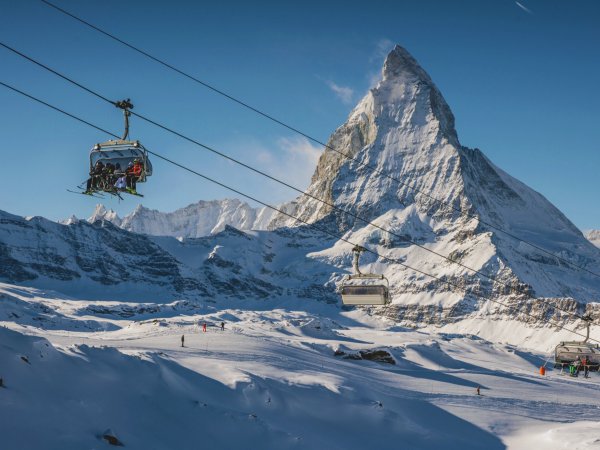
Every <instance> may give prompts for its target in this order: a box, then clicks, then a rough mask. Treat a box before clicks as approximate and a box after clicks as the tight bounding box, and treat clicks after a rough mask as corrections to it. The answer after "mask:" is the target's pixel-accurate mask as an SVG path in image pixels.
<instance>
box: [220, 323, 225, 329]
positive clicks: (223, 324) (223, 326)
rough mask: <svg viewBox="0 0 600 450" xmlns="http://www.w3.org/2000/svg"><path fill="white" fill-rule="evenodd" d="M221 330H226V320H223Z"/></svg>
mask: <svg viewBox="0 0 600 450" xmlns="http://www.w3.org/2000/svg"><path fill="white" fill-rule="evenodd" d="M221 331H225V322H221Z"/></svg>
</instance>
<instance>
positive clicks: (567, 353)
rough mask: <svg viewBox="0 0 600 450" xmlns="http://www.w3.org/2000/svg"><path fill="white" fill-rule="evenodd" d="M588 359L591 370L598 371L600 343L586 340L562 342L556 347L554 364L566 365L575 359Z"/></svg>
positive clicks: (558, 365) (556, 365)
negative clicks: (590, 342)
mask: <svg viewBox="0 0 600 450" xmlns="http://www.w3.org/2000/svg"><path fill="white" fill-rule="evenodd" d="M584 358H586V359H587V360H588V366H589V369H590V371H597V370H598V367H599V366H600V345H598V344H588V343H586V342H577V341H575V342H561V343H560V344H558V345H557V346H556V348H555V349H554V366H555V367H564V366H568V365H570V364H572V363H574V362H575V361H577V360H578V359H579V360H583V359H584Z"/></svg>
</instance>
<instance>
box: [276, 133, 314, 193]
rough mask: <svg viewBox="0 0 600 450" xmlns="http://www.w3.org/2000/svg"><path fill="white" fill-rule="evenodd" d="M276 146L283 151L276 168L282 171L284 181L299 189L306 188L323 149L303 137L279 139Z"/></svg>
mask: <svg viewBox="0 0 600 450" xmlns="http://www.w3.org/2000/svg"><path fill="white" fill-rule="evenodd" d="M277 144H278V146H279V147H280V148H282V149H283V155H282V157H281V158H279V159H280V161H279V163H278V167H280V168H282V169H283V173H284V174H285V179H286V180H288V181H289V182H290V184H293V185H294V186H296V187H299V188H301V189H304V188H306V187H308V185H309V184H310V178H311V177H312V175H313V173H314V172H315V169H316V167H317V163H318V162H319V158H320V157H321V154H322V153H323V148H322V147H320V146H315V145H313V144H311V143H310V141H309V140H308V139H306V138H305V137H293V138H281V139H279V140H278V141H277ZM276 159H277V158H274V161H273V162H276V161H275V160H276Z"/></svg>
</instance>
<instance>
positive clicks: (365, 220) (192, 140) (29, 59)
mask: <svg viewBox="0 0 600 450" xmlns="http://www.w3.org/2000/svg"><path fill="white" fill-rule="evenodd" d="M0 46H2V47H4V48H6V49H7V50H10V51H12V52H14V53H16V54H17V55H19V56H21V57H23V58H25V59H27V60H28V61H30V62H32V63H33V64H36V65H38V66H39V67H42V68H43V69H45V70H48V71H49V72H51V73H53V74H54V75H56V76H58V77H60V78H62V79H64V80H66V81H68V82H69V83H72V84H73V85H75V86H77V87H79V88H81V89H83V90H84V91H86V92H88V93H90V94H92V95H94V96H96V97H98V98H100V99H101V100H104V101H105V102H108V103H110V104H112V105H115V106H117V107H121V105H120V103H121V102H115V101H112V100H110V99H108V98H107V97H105V96H104V95H102V94H99V93H98V92H96V91H94V90H92V89H90V88H88V87H86V86H84V85H82V84H81V83H78V82H76V81H75V80H73V79H72V78H70V77H68V76H66V75H64V74H62V73H60V72H58V71H56V70H54V69H52V68H50V67H48V66H47V65H45V64H43V63H41V62H39V61H37V60H35V59H34V58H31V57H29V56H27V55H25V54H24V53H22V52H20V51H18V50H16V49H14V48H12V47H10V46H9V45H7V44H5V43H3V42H0ZM128 112H129V113H130V114H131V115H134V116H136V117H139V118H140V119H142V120H144V121H146V122H148V123H150V124H152V125H154V126H156V127H158V128H161V129H163V130H165V131H167V132H169V133H171V134H174V135H175V136H178V137H180V138H182V139H184V140H186V141H188V142H190V143H192V144H194V145H197V146H199V147H201V148H203V149H205V150H208V151H210V152H212V153H214V154H216V155H218V156H221V157H222V158H225V159H227V160H229V161H231V162H233V163H235V164H238V165H240V166H242V167H244V168H246V169H248V170H250V171H252V172H255V173H256V174H258V175H261V176H263V177H266V178H268V179H270V180H272V181H275V182H276V183H279V184H281V185H282V186H285V187H287V188H289V189H292V190H294V191H296V192H298V193H299V194H302V195H306V196H307V197H310V198H312V199H314V200H316V201H318V202H321V203H323V204H324V205H327V206H329V207H331V208H333V209H334V210H336V211H338V212H340V213H342V214H347V215H349V216H351V217H353V218H355V219H357V220H360V221H362V222H363V223H365V224H366V225H371V226H373V227H375V228H377V229H379V230H381V231H384V232H386V233H389V234H391V235H392V236H395V237H397V238H399V239H401V240H404V241H405V242H410V243H411V244H413V245H415V246H417V247H419V248H421V249H423V250H425V251H427V252H429V253H431V254H433V255H436V256H438V257H440V258H443V259H445V260H447V261H449V262H451V263H453V264H456V265H458V266H460V267H462V268H464V269H466V270H469V271H471V272H473V273H474V274H478V275H480V276H482V277H485V278H487V279H488V280H490V281H492V282H494V283H498V284H499V285H501V286H504V287H506V288H509V289H512V288H513V286H511V285H509V284H507V283H505V282H502V281H499V280H498V279H497V278H496V277H494V276H491V275H487V274H486V273H484V272H481V271H480V270H477V269H473V268H471V267H469V266H467V265H465V264H463V263H461V262H459V261H456V260H455V259H453V258H450V257H449V256H446V255H444V254H442V253H439V252H437V251H435V250H432V249H430V248H427V247H425V246H424V245H422V244H419V243H417V242H415V241H413V240H411V239H409V238H407V237H406V236H402V235H399V234H397V233H394V232H393V231H390V230H388V229H386V228H383V227H381V226H379V225H377V224H375V223H374V222H371V221H369V220H368V219H365V218H363V217H361V216H359V215H357V214H355V213H352V212H350V211H346V210H344V209H342V208H340V207H338V206H335V204H333V203H329V202H328V201H326V200H323V199H321V198H319V197H316V196H314V195H312V194H309V193H308V192H305V191H303V190H302V189H299V188H297V187H295V186H293V185H291V184H289V183H287V182H285V181H283V180H280V179H278V178H276V177H273V176H271V175H269V174H268V173H266V172H263V171H262V170H260V169H257V168H255V167H253V166H251V165H249V164H246V163H244V162H242V161H239V160H238V159H236V158H233V157H231V156H229V155H227V154H225V153H223V152H221V151H219V150H216V149H214V148H212V147H210V146H207V145H205V144H203V143H201V142H199V141H197V140H195V139H192V138H190V137H188V136H186V135H184V134H182V133H180V132H178V131H175V130H173V129H172V128H169V127H167V126H165V125H162V124H161V123H159V122H156V121H155V120H153V119H150V118H148V117H145V116H143V115H141V114H139V113H136V112H134V111H129V110H128ZM557 309H559V310H560V311H562V312H565V313H567V314H570V315H572V316H575V317H577V318H579V319H581V318H582V316H581V315H579V314H578V313H577V312H572V311H568V310H565V309H562V308H559V307H557Z"/></svg>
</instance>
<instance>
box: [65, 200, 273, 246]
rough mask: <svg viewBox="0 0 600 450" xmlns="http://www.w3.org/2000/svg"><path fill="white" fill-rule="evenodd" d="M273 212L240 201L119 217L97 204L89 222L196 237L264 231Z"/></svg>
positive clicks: (137, 211) (142, 209)
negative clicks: (231, 231) (232, 230)
mask: <svg viewBox="0 0 600 450" xmlns="http://www.w3.org/2000/svg"><path fill="white" fill-rule="evenodd" d="M270 211H271V210H267V209H266V208H252V207H251V206H249V205H248V204H247V203H244V202H241V201H240V200H237V199H225V200H213V201H199V202H197V203H194V204H191V205H188V206H186V207H185V208H180V209H178V210H176V211H173V212H170V213H163V212H160V211H157V210H154V209H148V208H145V207H143V206H142V205H138V206H137V207H136V208H135V210H134V211H132V212H131V213H130V214H128V215H126V216H125V217H123V218H120V217H119V216H118V215H117V214H116V213H115V212H114V211H113V210H107V209H106V208H105V207H104V205H97V206H96V209H95V211H94V213H93V214H92V215H91V216H90V217H89V218H88V219H87V220H88V222H90V223H94V222H96V221H97V220H106V221H109V222H111V223H113V224H114V225H116V226H118V227H121V228H123V229H125V230H127V231H132V232H135V233H142V234H149V235H153V236H172V237H184V238H197V237H202V236H208V235H210V234H215V233H218V232H219V231H223V229H225V226H227V225H229V226H232V227H234V228H237V229H239V230H264V229H266V227H267V225H268V223H269V222H270V221H271V216H272V213H271V212H270ZM68 220H71V219H68ZM62 223H68V222H67V221H63V222H62Z"/></svg>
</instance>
